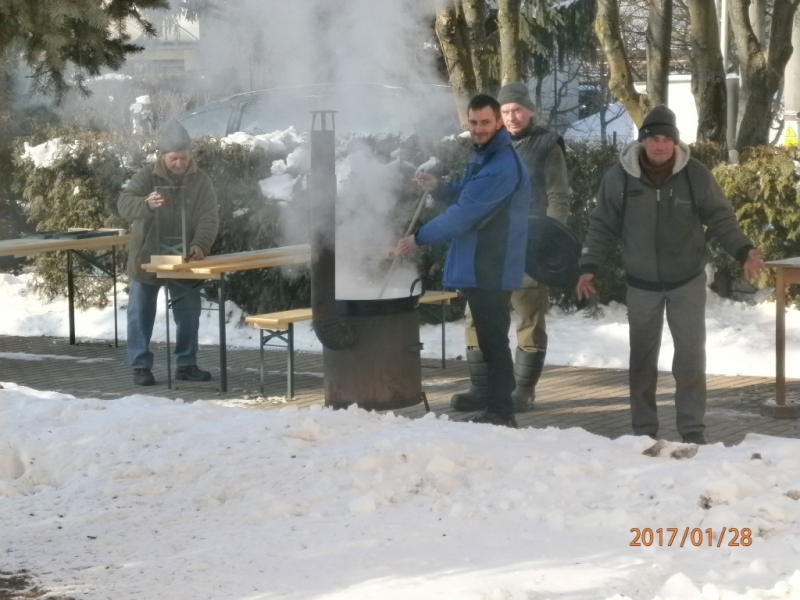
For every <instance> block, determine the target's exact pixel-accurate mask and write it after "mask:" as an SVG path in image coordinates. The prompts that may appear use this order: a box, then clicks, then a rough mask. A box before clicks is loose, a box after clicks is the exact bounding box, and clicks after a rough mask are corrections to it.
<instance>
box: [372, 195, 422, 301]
mask: <svg viewBox="0 0 800 600" xmlns="http://www.w3.org/2000/svg"><path fill="white" fill-rule="evenodd" d="M427 197H428V192H422V197H421V198H420V199H419V204H418V205H417V211H416V212H415V213H414V217H413V218H412V219H411V224H410V225H409V226H408V229H407V230H406V234H405V235H404V236H403V237H408V236H409V235H411V232H412V231H414V227H416V226H417V221H418V220H419V216H420V214H422V207H423V206H425V198H427ZM399 258H400V257H399V256H395V257H394V260H393V261H392V266H391V267H389V273H388V274H387V275H386V280H385V281H384V282H383V287H381V291H380V292H379V293H378V300H380V299H381V298H383V293H384V292H385V291H386V287H387V286H388V285H389V280H390V279H391V278H392V273H394V268H395V267H396V266H397V261H398V259H399Z"/></svg>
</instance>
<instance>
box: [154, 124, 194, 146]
mask: <svg viewBox="0 0 800 600" xmlns="http://www.w3.org/2000/svg"><path fill="white" fill-rule="evenodd" d="M191 149H192V138H190V137H189V133H188V132H187V131H186V129H185V128H184V126H183V125H181V124H180V123H178V122H177V121H170V122H169V123H167V124H166V125H164V128H163V129H162V130H161V137H160V138H159V140H158V151H159V153H161V154H166V153H167V152H181V151H183V150H191Z"/></svg>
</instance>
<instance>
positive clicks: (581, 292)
mask: <svg viewBox="0 0 800 600" xmlns="http://www.w3.org/2000/svg"><path fill="white" fill-rule="evenodd" d="M592 279H594V273H584V274H583V275H581V277H580V279H578V285H577V286H575V292H576V293H577V294H578V300H581V299H582V298H586V299H587V300H588V299H589V297H590V296H592V295H593V294H597V290H595V289H594V286H593V285H592Z"/></svg>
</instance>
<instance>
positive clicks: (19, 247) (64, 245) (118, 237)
mask: <svg viewBox="0 0 800 600" xmlns="http://www.w3.org/2000/svg"><path fill="white" fill-rule="evenodd" d="M98 231H103V230H98ZM86 232H87V233H94V230H86ZM111 232H117V233H116V234H111ZM109 233H110V235H102V236H95V237H85V238H77V237H61V238H49V239H46V238H41V237H27V238H19V239H13V240H0V256H13V257H15V258H22V257H26V256H31V255H34V254H43V253H45V252H58V251H63V252H67V299H68V302H69V343H70V344H72V345H73V346H74V345H75V282H74V277H73V262H74V260H73V259H74V256H78V257H80V258H81V259H83V260H84V261H86V262H87V263H89V264H90V265H91V266H93V267H95V268H97V269H99V270H100V271H102V272H103V273H105V274H106V275H108V276H109V277H111V279H112V280H113V282H114V283H113V287H114V346H115V347H117V346H118V345H119V336H118V331H117V260H116V250H117V246H126V245H128V244H129V243H130V241H131V236H130V235H127V234H122V233H121V232H120V231H119V230H109ZM109 247H110V248H111V251H110V255H111V265H110V269H109V268H108V265H104V264H103V263H101V262H98V261H97V260H95V259H94V258H91V257H89V256H87V255H86V254H84V253H83V251H85V250H99V249H102V248H109Z"/></svg>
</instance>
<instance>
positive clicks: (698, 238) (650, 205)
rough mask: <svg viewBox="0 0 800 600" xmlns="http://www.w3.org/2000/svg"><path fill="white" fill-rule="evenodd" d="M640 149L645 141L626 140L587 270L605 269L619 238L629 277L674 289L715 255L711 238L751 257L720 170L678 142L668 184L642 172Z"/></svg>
mask: <svg viewBox="0 0 800 600" xmlns="http://www.w3.org/2000/svg"><path fill="white" fill-rule="evenodd" d="M640 152H644V148H643V147H642V146H641V144H639V142H631V143H629V144H627V145H626V146H625V147H623V148H622V151H621V152H620V162H619V163H618V164H617V165H615V166H614V167H612V168H611V170H610V171H609V172H608V173H606V175H605V177H604V178H603V182H602V183H601V184H600V191H599V192H598V194H597V206H596V207H595V209H594V210H593V211H592V213H591V214H590V215H589V231H588V232H587V234H586V240H585V241H584V244H583V252H582V256H581V259H580V266H581V271H582V272H584V273H595V272H597V270H598V268H599V265H601V264H602V262H603V260H604V259H605V256H606V255H607V253H608V251H609V250H610V249H611V247H612V246H613V245H614V244H615V243H616V242H617V240H622V246H623V250H622V262H623V266H624V267H625V271H626V272H627V279H628V284H629V285H631V286H633V287H637V288H642V289H653V290H661V289H674V288H676V287H679V286H680V285H682V284H684V283H686V282H687V281H689V280H691V279H693V278H694V277H696V276H697V275H699V274H700V272H701V271H702V270H703V269H704V268H705V266H706V264H707V263H708V260H709V258H710V253H709V251H708V248H707V246H706V237H709V238H713V239H716V240H717V241H718V242H719V243H720V245H721V246H722V247H723V248H724V249H725V250H726V251H727V252H729V253H730V254H731V255H733V256H735V257H736V258H737V259H739V260H740V261H744V260H745V259H746V257H747V252H748V251H749V250H750V249H751V248H753V243H752V242H751V241H750V239H749V238H748V237H747V236H746V235H745V234H744V233H743V232H742V230H741V228H740V227H739V223H738V221H737V220H736V215H735V214H734V212H733V207H732V206H731V203H730V201H729V200H728V199H727V198H726V197H725V194H724V193H723V191H722V189H721V188H720V187H719V184H718V183H717V181H716V180H715V179H714V176H713V175H712V174H711V172H710V171H709V170H708V169H707V168H706V167H705V166H703V165H702V164H701V163H700V162H698V161H697V160H695V159H693V158H691V157H690V155H689V147H688V146H687V145H686V144H684V143H683V142H679V143H678V144H677V145H676V146H675V167H674V168H673V170H672V175H671V176H670V177H669V178H668V179H667V180H666V181H665V182H664V183H663V185H662V186H661V187H660V188H658V187H656V186H655V185H654V184H653V183H652V182H651V181H650V180H649V179H648V178H647V176H645V175H643V174H642V171H641V167H640V166H639V153H640ZM626 188H627V191H626ZM624 196H627V200H624Z"/></svg>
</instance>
